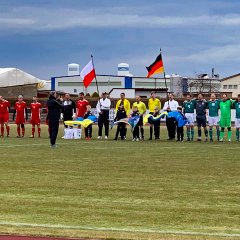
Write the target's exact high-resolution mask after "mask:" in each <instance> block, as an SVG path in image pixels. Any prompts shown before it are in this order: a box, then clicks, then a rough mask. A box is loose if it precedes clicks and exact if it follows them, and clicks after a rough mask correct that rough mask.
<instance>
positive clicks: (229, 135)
mask: <svg viewBox="0 0 240 240" xmlns="http://www.w3.org/2000/svg"><path fill="white" fill-rule="evenodd" d="M231 138H232V130H228V140H231Z"/></svg>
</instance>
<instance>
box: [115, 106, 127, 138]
mask: <svg viewBox="0 0 240 240" xmlns="http://www.w3.org/2000/svg"><path fill="white" fill-rule="evenodd" d="M126 117H127V113H126V111H125V109H124V107H123V105H120V106H119V107H118V110H117V114H116V117H115V119H114V122H116V121H119V120H121V119H123V118H126ZM119 133H120V136H121V139H122V140H124V139H125V136H126V123H122V122H120V123H118V125H117V131H116V135H115V138H114V140H117V139H118V134H119Z"/></svg>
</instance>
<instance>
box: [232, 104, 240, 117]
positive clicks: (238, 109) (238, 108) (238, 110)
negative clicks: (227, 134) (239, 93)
mask: <svg viewBox="0 0 240 240" xmlns="http://www.w3.org/2000/svg"><path fill="white" fill-rule="evenodd" d="M233 107H234V109H236V118H240V102H237V101H236V102H234V103H233Z"/></svg>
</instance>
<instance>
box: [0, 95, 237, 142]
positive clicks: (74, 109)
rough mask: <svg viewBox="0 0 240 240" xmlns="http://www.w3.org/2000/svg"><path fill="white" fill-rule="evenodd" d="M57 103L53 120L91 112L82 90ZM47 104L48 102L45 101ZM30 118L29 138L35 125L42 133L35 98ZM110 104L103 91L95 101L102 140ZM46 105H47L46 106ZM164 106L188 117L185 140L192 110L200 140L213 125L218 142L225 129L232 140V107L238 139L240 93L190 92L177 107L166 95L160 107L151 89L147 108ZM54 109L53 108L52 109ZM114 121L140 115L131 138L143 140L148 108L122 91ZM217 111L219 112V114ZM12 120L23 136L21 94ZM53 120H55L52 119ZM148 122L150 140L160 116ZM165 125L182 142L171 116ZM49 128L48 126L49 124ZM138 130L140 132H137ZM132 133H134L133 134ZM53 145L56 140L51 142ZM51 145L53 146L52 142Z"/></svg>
mask: <svg viewBox="0 0 240 240" xmlns="http://www.w3.org/2000/svg"><path fill="white" fill-rule="evenodd" d="M50 96H52V95H51V94H50ZM52 100H54V101H55V102H56V103H57V104H58V105H59V106H58V105H56V106H55V108H57V109H58V111H57V112H56V111H55V114H54V115H53V117H54V119H57V121H58V122H59V117H60V115H59V114H58V113H62V114H63V120H64V121H71V120H74V119H75V118H78V117H83V118H84V117H85V118H86V117H88V116H89V115H92V113H91V107H90V104H89V102H88V101H87V100H86V99H85V98H84V93H80V94H79V100H77V101H76V103H75V102H74V101H72V100H71V99H70V95H69V94H65V96H64V98H57V97H56V96H54V97H53V99H52ZM47 105H48V104H47ZM29 107H30V111H31V119H30V123H31V124H32V134H31V137H34V135H35V127H37V129H38V136H39V137H40V135H41V128H40V122H41V109H42V105H41V103H39V102H38V100H37V97H33V102H32V103H31V104H30V106H29ZM110 107H111V100H110V99H109V98H108V96H107V93H103V94H102V96H101V98H100V99H99V100H98V103H97V106H96V109H97V112H98V114H99V116H98V139H101V138H102V130H103V126H104V128H105V139H107V138H108V135H109V110H110ZM47 108H48V106H47ZM9 109H10V104H9V102H8V101H7V100H6V99H4V98H3V97H2V96H0V124H1V136H2V137H3V136H4V125H5V126H6V136H9V134H10V128H9V125H8V122H9ZM161 109H163V110H164V111H168V112H170V111H179V112H181V113H182V114H183V115H184V117H186V118H187V120H188V123H187V124H186V132H187V140H188V141H193V140H194V122H195V112H196V122H197V127H198V137H197V140H198V141H201V128H203V130H204V135H205V141H207V140H208V135H209V140H210V141H213V127H216V135H217V140H218V141H223V139H224V130H225V128H227V130H228V141H231V137H232V130H231V109H235V110H236V116H235V128H236V140H237V141H239V129H240V95H238V99H237V100H231V99H227V96H226V95H225V94H223V96H222V98H221V99H216V96H215V94H212V95H211V98H210V100H208V101H207V100H205V99H204V98H203V95H202V94H199V95H198V98H197V99H192V97H191V95H190V94H189V95H187V96H186V100H185V101H184V102H183V105H182V108H181V107H180V106H179V104H178V102H177V101H176V100H174V95H173V94H169V99H168V101H166V102H165V103H164V106H163V108H162V106H161V101H160V100H159V98H157V97H156V93H155V92H152V93H151V97H150V98H149V100H148V110H149V113H150V114H152V115H153V116H157V115H159V111H160V110H161ZM55 110H56V109H55ZM115 110H116V115H115V119H114V120H115V121H119V120H121V118H126V117H130V116H136V115H139V116H140V121H139V123H138V124H137V126H136V127H135V128H136V129H133V140H137V141H138V139H144V129H143V116H144V115H145V113H146V111H147V107H146V105H145V104H144V103H143V102H142V101H141V98H140V97H139V96H137V97H136V101H135V102H134V103H133V104H132V107H131V105H130V101H129V100H128V99H126V98H125V94H124V93H121V95H120V99H119V100H118V101H117V103H116V106H115ZM49 111H50V113H48V116H47V120H49V116H50V115H51V106H50V109H49ZM219 111H220V113H221V115H220V117H219ZM207 114H208V126H209V129H207V118H206V116H207ZM13 120H15V123H16V124H17V137H24V135H25V122H26V121H27V120H28V113H27V104H26V102H25V101H24V99H23V96H22V95H19V96H18V101H17V102H16V103H15V105H14V113H13ZM55 122H56V121H55ZM149 123H150V138H149V139H150V140H152V139H153V134H154V136H155V139H159V137H160V129H159V128H160V119H159V121H151V122H150V121H149ZM55 125H56V124H55ZM166 125H167V130H168V137H169V140H174V139H175V135H176V132H177V139H178V140H179V141H183V129H181V128H180V129H179V128H178V127H177V121H176V119H174V118H166ZM91 127H92V126H89V129H85V135H86V138H87V139H90V138H91V137H92V130H91ZM50 128H51V127H50ZM134 130H135V131H134ZM139 131H140V133H139ZM134 132H135V133H134ZM119 133H120V136H121V139H125V138H126V124H124V123H119V124H118V128H117V132H116V136H115V139H116V140H117V139H118V135H119ZM54 144H55V143H54ZM54 144H53V145H54Z"/></svg>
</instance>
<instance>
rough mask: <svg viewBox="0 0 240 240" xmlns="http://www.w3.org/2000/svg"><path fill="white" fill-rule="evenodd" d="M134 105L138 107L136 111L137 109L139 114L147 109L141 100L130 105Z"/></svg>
mask: <svg viewBox="0 0 240 240" xmlns="http://www.w3.org/2000/svg"><path fill="white" fill-rule="evenodd" d="M134 107H137V108H138V111H139V113H140V114H144V113H145V112H146V110H147V108H146V105H145V103H144V102H141V101H140V102H139V103H137V102H134V103H133V105H132V109H133V108H134Z"/></svg>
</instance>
